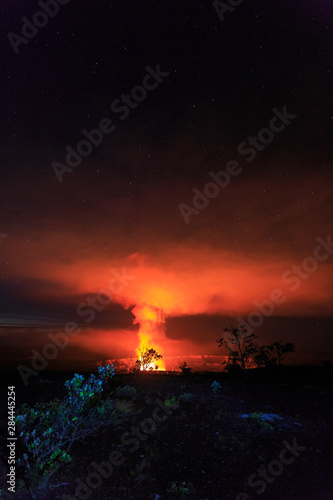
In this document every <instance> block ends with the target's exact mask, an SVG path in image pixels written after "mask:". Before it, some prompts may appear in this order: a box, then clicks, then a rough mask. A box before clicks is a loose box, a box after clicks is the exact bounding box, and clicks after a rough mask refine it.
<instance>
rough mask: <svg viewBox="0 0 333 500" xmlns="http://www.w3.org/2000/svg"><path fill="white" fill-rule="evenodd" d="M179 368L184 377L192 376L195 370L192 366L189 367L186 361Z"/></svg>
mask: <svg viewBox="0 0 333 500" xmlns="http://www.w3.org/2000/svg"><path fill="white" fill-rule="evenodd" d="M178 368H179V369H180V371H181V372H182V375H191V373H192V372H193V368H191V367H190V366H188V365H187V363H186V361H183V363H181V364H180V365H179V366H178Z"/></svg>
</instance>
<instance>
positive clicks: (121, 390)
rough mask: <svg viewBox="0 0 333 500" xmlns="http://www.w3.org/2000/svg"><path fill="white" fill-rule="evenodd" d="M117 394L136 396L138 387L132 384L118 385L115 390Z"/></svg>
mask: <svg viewBox="0 0 333 500" xmlns="http://www.w3.org/2000/svg"><path fill="white" fill-rule="evenodd" d="M115 394H116V396H120V397H124V398H126V397H134V396H135V395H136V389H135V388H134V387H132V386H130V385H125V386H124V387H118V389H116V392H115Z"/></svg>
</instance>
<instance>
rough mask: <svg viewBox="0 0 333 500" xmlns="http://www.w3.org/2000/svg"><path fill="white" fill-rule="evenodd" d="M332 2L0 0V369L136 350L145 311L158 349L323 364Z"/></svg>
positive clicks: (328, 268)
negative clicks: (254, 341)
mask: <svg viewBox="0 0 333 500" xmlns="http://www.w3.org/2000/svg"><path fill="white" fill-rule="evenodd" d="M215 3H216V2H215ZM329 3H330V2H327V1H323V0H322V1H319V0H302V1H301V0H280V1H267V0H261V1H259V0H253V1H251V2H247V1H244V2H239V5H238V6H235V7H230V8H229V9H228V10H226V11H225V12H224V13H223V7H221V6H220V7H218V5H216V8H215V7H214V4H213V3H212V2H210V1H209V2H200V1H194V0H191V1H189V0H185V1H182V2H171V1H167V0H156V1H154V0H147V1H145V2H136V1H129V0H122V1H121V2H120V1H118V2H112V1H106V0H85V1H84V2H79V1H78V0H61V1H60V0H59V1H58V3H56V2H55V1H52V2H50V3H48V2H47V1H46V2H45V4H44V10H43V8H42V7H41V5H42V2H37V1H35V0H34V1H32V0H24V1H23V0H13V1H9V0H2V2H1V7H0V12H1V23H0V24H1V39H2V44H1V53H2V55H1V59H0V79H1V80H0V106H1V152H2V162H1V166H2V168H1V174H2V179H1V184H0V189H1V197H0V204H1V224H0V265H1V271H0V325H1V326H0V341H1V345H2V348H1V353H0V358H1V360H2V361H3V362H4V361H5V360H6V361H8V360H9V359H10V360H11V361H12V362H13V363H15V361H16V360H17V361H18V360H22V359H25V360H29V359H30V358H31V357H32V354H31V350H32V349H33V348H35V349H37V350H39V351H40V350H41V349H42V347H43V345H45V343H49V342H50V337H48V334H50V333H51V332H53V334H54V333H56V332H64V328H65V325H68V322H74V323H76V324H77V325H78V328H79V329H80V333H78V334H77V335H75V336H72V337H71V340H70V343H69V345H68V346H67V347H66V349H64V350H63V351H62V352H61V353H60V354H59V357H58V358H57V359H56V360H54V362H53V363H54V366H56V364H57V362H58V363H59V366H60V360H64V359H67V360H68V363H69V365H70V363H71V360H73V359H75V360H78V359H79V360H80V361H82V362H83V363H84V362H85V360H91V359H109V358H110V359H114V358H126V357H135V349H136V348H137V346H138V329H139V327H140V325H141V326H142V311H143V310H144V308H145V307H146V308H147V307H148V309H149V310H151V311H155V312H156V313H157V315H158V318H159V323H156V325H155V326H156V328H155V327H154V325H152V324H150V327H152V328H151V332H150V334H151V336H152V338H151V340H152V345H154V346H158V347H159V350H160V351H161V352H162V353H163V355H164V356H165V357H166V359H168V357H172V356H178V357H180V359H185V356H188V355H203V354H207V355H219V354H226V352H224V351H223V350H222V349H221V348H218V347H217V343H216V339H218V338H220V337H221V336H222V333H223V329H224V328H225V327H226V326H228V325H230V324H231V323H233V324H237V323H238V322H239V321H240V320H239V318H241V319H242V320H244V321H245V322H246V323H247V324H249V326H251V321H252V323H253V325H252V326H253V330H254V332H255V333H256V334H257V335H258V336H259V343H267V342H273V341H276V340H281V341H284V342H294V343H295V345H296V354H297V352H298V353H299V355H300V354H302V355H303V358H302V359H303V361H304V360H312V361H318V360H319V359H320V360H323V359H332V357H333V354H332V353H333V337H332V326H333V307H332V306H333V301H332V290H333V289H332V270H333V246H332V239H331V236H330V235H331V234H332V223H331V222H332V203H331V199H332V180H333V172H332V153H333V148H332V139H331V127H332V123H333V120H332V118H333V117H332V107H331V102H332V92H331V83H332V80H331V78H332V65H331V61H332V38H333V37H332V31H331V29H332V20H333V5H332V4H331V5H329ZM220 4H222V2H220ZM226 4H227V2H226ZM230 4H234V5H236V4H237V2H235V1H234V2H230ZM218 11H219V12H218ZM37 12H39V14H36V13H37ZM41 12H42V14H41ZM45 12H48V13H49V14H46V13H45ZM32 20H34V22H35V24H37V25H38V26H40V27H37V28H36V27H34V25H33V24H31V23H32ZM101 130H102V131H101ZM92 131H93V132H92ZM82 141H83V142H82ZM119 276H120V278H119ZM277 290H278V291H280V296H279V298H280V301H279V303H278V300H277V301H276V303H275V304H274V305H273V306H272V308H271V309H270V306H269V305H267V304H268V303H267V300H270V301H271V299H272V294H273V296H274V297H277V296H278V292H277ZM274 294H275V295H274ZM107 296H108V297H109V299H107ZM281 297H282V298H281ZM263 301H266V312H267V311H268V312H267V314H266V316H267V317H266V316H265V317H264V316H263V314H264V313H260V312H258V311H260V307H261V304H262V303H263ZM255 304H256V305H255ZM271 304H272V302H271ZM253 311H256V314H254V315H252V316H251V317H250V320H249V315H251V313H252V312H253ZM140 318H141V320H140ZM256 321H257V323H258V325H257V324H256V325H254V323H255V322H256ZM259 323H260V324H259ZM311 356H312V358H311ZM170 359H171V358H170ZM177 359H178V358H177ZM294 359H295V360H296V357H295V358H294ZM298 359H300V358H298ZM170 363H171V362H170ZM67 366H68V365H67ZM73 366H74V365H73ZM170 366H171V365H170Z"/></svg>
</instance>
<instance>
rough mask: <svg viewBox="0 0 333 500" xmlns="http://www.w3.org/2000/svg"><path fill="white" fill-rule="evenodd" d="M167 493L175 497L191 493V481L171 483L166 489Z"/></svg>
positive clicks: (192, 490) (192, 491)
mask: <svg viewBox="0 0 333 500" xmlns="http://www.w3.org/2000/svg"><path fill="white" fill-rule="evenodd" d="M168 492H169V493H171V494H172V495H174V496H176V497H180V498H181V497H184V496H186V495H191V494H192V493H194V488H193V484H192V483H190V482H189V483H186V482H185V481H184V482H182V483H179V484H177V483H171V488H170V489H169V490H168Z"/></svg>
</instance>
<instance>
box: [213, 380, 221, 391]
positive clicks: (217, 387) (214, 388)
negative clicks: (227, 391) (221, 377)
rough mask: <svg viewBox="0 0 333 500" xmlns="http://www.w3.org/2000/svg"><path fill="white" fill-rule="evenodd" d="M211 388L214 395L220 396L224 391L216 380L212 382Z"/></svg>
mask: <svg viewBox="0 0 333 500" xmlns="http://www.w3.org/2000/svg"><path fill="white" fill-rule="evenodd" d="M211 388H212V391H213V393H214V394H218V393H219V392H220V391H221V389H222V387H221V384H219V382H217V381H216V380H214V382H212V385H211Z"/></svg>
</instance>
